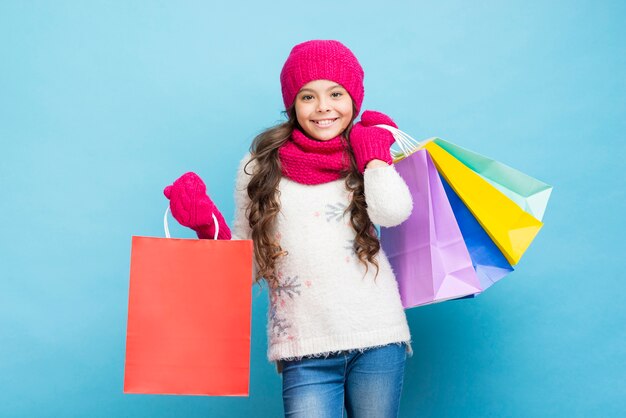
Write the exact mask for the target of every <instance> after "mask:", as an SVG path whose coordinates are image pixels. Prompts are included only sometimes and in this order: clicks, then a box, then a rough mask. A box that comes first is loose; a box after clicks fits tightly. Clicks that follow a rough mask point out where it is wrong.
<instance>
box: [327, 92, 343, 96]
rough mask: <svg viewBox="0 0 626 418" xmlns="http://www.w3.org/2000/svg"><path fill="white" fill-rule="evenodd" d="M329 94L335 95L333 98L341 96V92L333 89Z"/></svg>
mask: <svg viewBox="0 0 626 418" xmlns="http://www.w3.org/2000/svg"><path fill="white" fill-rule="evenodd" d="M330 95H331V96H332V97H335V98H336V97H341V96H343V93H342V92H340V91H334V92H332V93H331V94H330Z"/></svg>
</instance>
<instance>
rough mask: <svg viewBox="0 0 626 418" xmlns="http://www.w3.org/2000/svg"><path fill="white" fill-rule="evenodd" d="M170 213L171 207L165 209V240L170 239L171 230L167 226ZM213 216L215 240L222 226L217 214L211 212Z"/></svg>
mask: <svg viewBox="0 0 626 418" xmlns="http://www.w3.org/2000/svg"><path fill="white" fill-rule="evenodd" d="M169 211H170V206H169V205H168V206H167V209H165V216H163V228H164V229H165V238H170V228H169V227H168V225H167V214H168V212H169ZM211 216H213V222H215V235H213V239H217V234H218V233H219V232H220V224H219V222H217V218H216V217H215V214H214V213H213V212H211Z"/></svg>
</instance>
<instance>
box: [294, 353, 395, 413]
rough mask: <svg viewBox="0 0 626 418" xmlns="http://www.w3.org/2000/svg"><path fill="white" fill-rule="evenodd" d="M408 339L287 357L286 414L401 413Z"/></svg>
mask: <svg viewBox="0 0 626 418" xmlns="http://www.w3.org/2000/svg"><path fill="white" fill-rule="evenodd" d="M406 355H407V353H406V348H405V345H404V344H389V345H386V346H383V347H377V348H369V349H367V350H364V351H363V352H361V351H358V350H356V351H343V352H341V353H339V354H333V355H330V356H328V357H321V358H311V357H305V358H303V359H302V360H295V361H282V365H283V405H284V407H285V417H298V418H337V417H343V416H344V415H343V412H344V407H345V409H346V411H347V412H348V417H354V418H366V417H372V418H394V417H397V416H398V409H399V407H400V395H401V393H402V381H403V379H404V364H405V362H406Z"/></svg>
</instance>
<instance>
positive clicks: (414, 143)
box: [374, 124, 435, 159]
mask: <svg viewBox="0 0 626 418" xmlns="http://www.w3.org/2000/svg"><path fill="white" fill-rule="evenodd" d="M374 126H376V127H377V128H383V129H386V130H388V131H389V132H391V134H392V135H393V139H395V140H396V144H398V147H400V150H401V152H397V151H395V150H391V152H392V154H393V158H394V159H396V158H403V157H406V156H408V155H411V154H413V153H414V152H415V151H417V150H419V149H420V148H422V147H423V146H424V145H426V144H427V143H429V142H430V141H432V140H434V139H435V138H434V137H432V138H428V139H425V140H424V141H422V142H420V141H418V140H416V139H415V138H413V137H412V136H411V135H409V134H407V133H406V132H404V131H401V130H400V129H398V128H394V127H393V126H390V125H384V124H380V125H374Z"/></svg>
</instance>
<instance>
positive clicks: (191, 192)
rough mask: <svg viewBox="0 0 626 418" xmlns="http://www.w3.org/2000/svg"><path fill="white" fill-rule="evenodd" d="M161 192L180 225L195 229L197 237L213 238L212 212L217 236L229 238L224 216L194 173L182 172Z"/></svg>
mask: <svg viewBox="0 0 626 418" xmlns="http://www.w3.org/2000/svg"><path fill="white" fill-rule="evenodd" d="M163 194H164V195H165V197H167V198H168V199H169V200H170V210H171V211H172V216H174V218H175V219H176V220H177V221H178V222H179V223H180V224H181V225H183V226H186V227H188V228H191V229H193V230H194V231H196V234H197V235H198V238H203V239H213V236H214V235H215V222H214V221H213V216H212V215H213V214H214V215H215V217H216V218H217V221H218V224H219V233H218V236H217V238H218V239H230V238H231V233H230V229H229V228H228V225H226V221H225V220H224V217H223V216H222V214H221V213H220V211H219V210H218V209H217V207H216V206H215V204H214V203H213V201H212V200H211V198H210V197H209V196H208V195H207V194H206V186H205V184H204V182H203V181H202V179H201V178H200V177H199V176H198V175H197V174H196V173H193V172H189V173H185V174H183V175H182V176H180V177H179V178H178V179H177V180H176V181H175V182H174V184H172V185H171V186H167V187H166V188H165V189H164V190H163Z"/></svg>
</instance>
